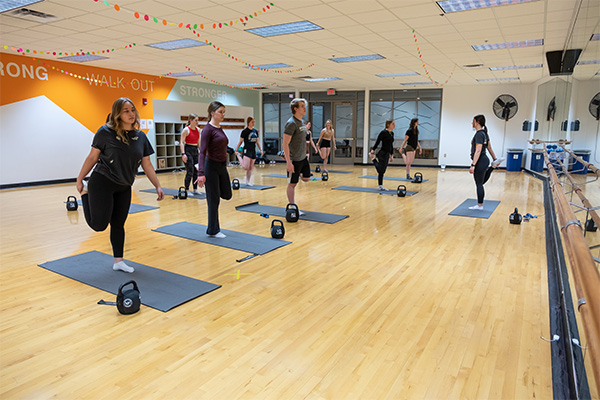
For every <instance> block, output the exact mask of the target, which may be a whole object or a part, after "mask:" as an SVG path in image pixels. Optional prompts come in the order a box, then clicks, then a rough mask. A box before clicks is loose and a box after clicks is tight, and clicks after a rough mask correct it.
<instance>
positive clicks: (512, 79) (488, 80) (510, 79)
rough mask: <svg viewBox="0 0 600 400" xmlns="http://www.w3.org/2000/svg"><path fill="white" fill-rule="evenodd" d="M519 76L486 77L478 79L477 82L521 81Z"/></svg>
mask: <svg viewBox="0 0 600 400" xmlns="http://www.w3.org/2000/svg"><path fill="white" fill-rule="evenodd" d="M519 80H520V79H519V78H486V79H477V82H496V81H519Z"/></svg>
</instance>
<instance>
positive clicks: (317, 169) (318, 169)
mask: <svg viewBox="0 0 600 400" xmlns="http://www.w3.org/2000/svg"><path fill="white" fill-rule="evenodd" d="M315 172H317V173H319V172H321V167H319V166H318V165H317V167H316V168H315Z"/></svg>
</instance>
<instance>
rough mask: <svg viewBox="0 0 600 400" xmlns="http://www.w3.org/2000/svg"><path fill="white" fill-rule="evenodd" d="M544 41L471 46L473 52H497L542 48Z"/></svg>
mask: <svg viewBox="0 0 600 400" xmlns="http://www.w3.org/2000/svg"><path fill="white" fill-rule="evenodd" d="M543 44H544V39H535V40H520V41H518V42H504V43H492V44H487V43H486V44H476V45H473V46H472V47H473V50H475V51H482V50H498V49H512V48H515V47H531V46H542V45H543Z"/></svg>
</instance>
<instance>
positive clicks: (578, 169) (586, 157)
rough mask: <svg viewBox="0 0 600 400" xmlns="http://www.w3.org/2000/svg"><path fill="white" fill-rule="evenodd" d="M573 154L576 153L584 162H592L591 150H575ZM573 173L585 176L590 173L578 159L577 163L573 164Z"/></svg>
mask: <svg viewBox="0 0 600 400" xmlns="http://www.w3.org/2000/svg"><path fill="white" fill-rule="evenodd" d="M573 153H575V155H576V156H578V157H581V158H582V159H583V161H585V162H588V163H589V162H590V154H592V151H591V150H575V151H573ZM573 173H574V174H581V175H585V174H587V173H588V169H587V167H586V166H584V165H583V164H582V163H580V162H579V161H577V159H576V160H575V163H573Z"/></svg>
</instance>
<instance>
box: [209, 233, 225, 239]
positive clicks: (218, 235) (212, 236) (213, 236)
mask: <svg viewBox="0 0 600 400" xmlns="http://www.w3.org/2000/svg"><path fill="white" fill-rule="evenodd" d="M208 237H211V238H219V239H222V238H224V237H227V235H225V234H224V233H221V232H217V233H215V234H214V235H208Z"/></svg>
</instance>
